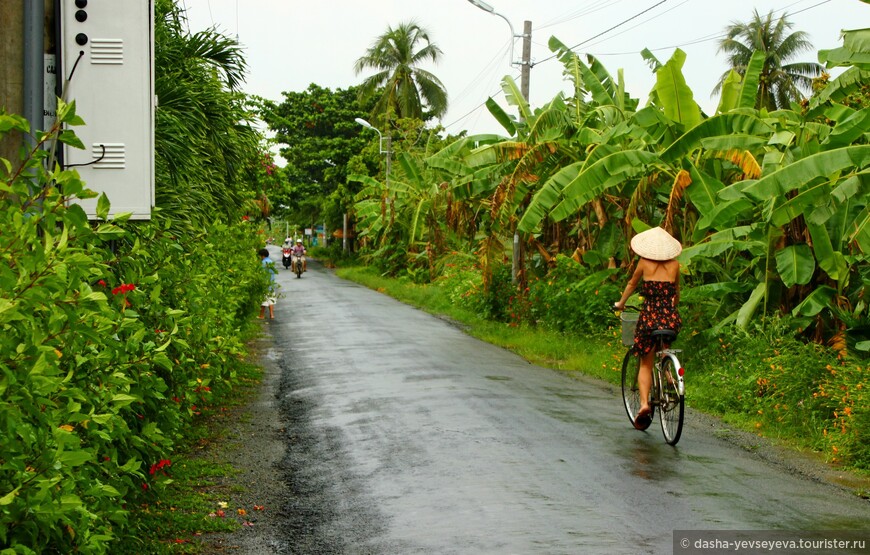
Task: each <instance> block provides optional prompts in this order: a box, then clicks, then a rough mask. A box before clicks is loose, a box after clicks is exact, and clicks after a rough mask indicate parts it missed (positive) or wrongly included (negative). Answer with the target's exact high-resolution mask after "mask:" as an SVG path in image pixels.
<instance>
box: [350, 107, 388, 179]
mask: <svg viewBox="0 0 870 555" xmlns="http://www.w3.org/2000/svg"><path fill="white" fill-rule="evenodd" d="M353 121H355V122H357V123H358V124H360V125H362V126H363V127H366V128H368V129H372V130H373V131H374V132H375V133H377V134H378V138H379V139H380V141H379V143H378V149H379V150H380V153H381V154H386V155H387V169H386V184H387V187H389V186H390V150H391V149H390V146H391V145H390V142H391V141H390V137H389V136H387V148H386V149H384V136H383V135H382V134H381V132H380V131H378V128H377V127H375V126H373V125H372V124H370V123H369V122H367V121H366V120H364V119H362V118H356V119H354V120H353Z"/></svg>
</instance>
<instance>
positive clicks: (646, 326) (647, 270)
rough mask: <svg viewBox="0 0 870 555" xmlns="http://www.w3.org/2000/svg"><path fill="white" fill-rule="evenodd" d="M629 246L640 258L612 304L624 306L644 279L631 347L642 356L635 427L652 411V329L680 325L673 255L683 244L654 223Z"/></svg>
mask: <svg viewBox="0 0 870 555" xmlns="http://www.w3.org/2000/svg"><path fill="white" fill-rule="evenodd" d="M631 250H633V251H634V252H635V254H637V255H638V256H640V260H638V262H637V267H636V268H635V269H634V273H633V274H632V276H631V278H630V279H629V280H628V284H627V285H626V286H625V291H623V293H622V298H621V299H619V302H617V303H615V304H614V308H615V309H616V310H623V309H625V301H627V300H628V298H629V297H630V296H631V294H632V293H633V292H634V290H635V288H636V287H637V285H638V283H640V281H641V279H643V283H642V285H641V290H640V292H641V295H642V296H643V299H644V300H643V308H642V309H641V312H640V316H639V317H638V320H637V327H636V328H635V332H634V347H633V350H634V353H635V354H636V355H637V356H639V357H641V359H640V372H639V374H638V378H637V380H638V384H637V385H638V391H639V393H640V403H641V406H640V409H639V410H638V412H637V417H636V418H635V426H636V427H637V426H644V425H648V424H649V420H650V418H651V415H652V410H651V408H650V405H649V392H650V387H651V385H652V366H653V356H654V355H655V352H654V351H655V340H654V339H653V336H652V332H653V331H655V330H662V329H668V330H673V331H674V332H679V331H680V328H681V327H682V320H681V319H680V313H679V312H678V311H677V303H678V302H679V300H680V263H679V262H677V261H676V260H674V258H675V257H676V256H677V255H679V254H680V252H682V250H683V247H682V245H680V242H679V241H677V240H676V239H674V238H673V237H671V235H670V234H669V233H668V232H667V231H665V230H664V229H662V228H661V227H654V228H652V229H648V230H646V231H644V232H642V233H638V234H637V235H635V236H634V237H633V238H632V240H631Z"/></svg>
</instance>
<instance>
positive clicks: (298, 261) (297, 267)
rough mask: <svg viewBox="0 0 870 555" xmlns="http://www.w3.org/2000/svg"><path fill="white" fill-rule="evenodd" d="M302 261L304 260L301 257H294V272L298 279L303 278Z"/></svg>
mask: <svg viewBox="0 0 870 555" xmlns="http://www.w3.org/2000/svg"><path fill="white" fill-rule="evenodd" d="M302 261H303V258H302V256H301V255H296V256H294V257H293V271H294V272H295V273H296V277H297V279H298V278H301V277H302V268H303V266H302Z"/></svg>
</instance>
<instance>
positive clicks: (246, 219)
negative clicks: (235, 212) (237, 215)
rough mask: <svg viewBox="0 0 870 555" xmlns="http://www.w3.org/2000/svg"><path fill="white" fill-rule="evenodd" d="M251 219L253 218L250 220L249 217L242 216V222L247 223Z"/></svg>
mask: <svg viewBox="0 0 870 555" xmlns="http://www.w3.org/2000/svg"><path fill="white" fill-rule="evenodd" d="M250 219H251V218H249V217H247V216H242V221H243V222H247V221H248V220H250Z"/></svg>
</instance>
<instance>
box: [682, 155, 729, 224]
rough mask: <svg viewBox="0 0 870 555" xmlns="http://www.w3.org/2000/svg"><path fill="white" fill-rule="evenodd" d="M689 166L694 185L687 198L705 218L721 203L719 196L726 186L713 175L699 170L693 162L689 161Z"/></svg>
mask: <svg viewBox="0 0 870 555" xmlns="http://www.w3.org/2000/svg"><path fill="white" fill-rule="evenodd" d="M687 165H688V166H689V175H690V176H691V178H692V185H691V186H690V187H688V188H687V189H686V196H687V197H688V199H689V202H691V203H692V205H694V206H695V208H697V209H698V213H699V214H701V216H704V215H706V214H709V213H711V212H712V211H713V209H714V208H715V207H716V205H717V204H718V203H719V198H718V194H719V191H721V190H722V189H724V188H725V185H724V184H723V183H722V182H721V181H719V180H718V179H716V178H715V177H713V176H712V175H709V174H707V173H705V172H703V171H701V170H699V169H698V168H697V167H695V165H694V164H692V163H691V162H688V161H687Z"/></svg>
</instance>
